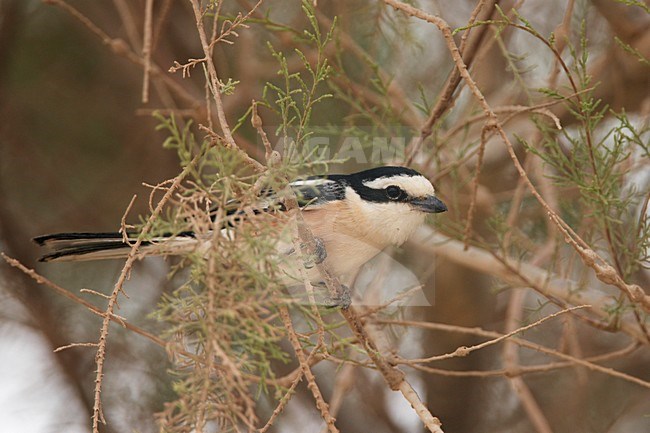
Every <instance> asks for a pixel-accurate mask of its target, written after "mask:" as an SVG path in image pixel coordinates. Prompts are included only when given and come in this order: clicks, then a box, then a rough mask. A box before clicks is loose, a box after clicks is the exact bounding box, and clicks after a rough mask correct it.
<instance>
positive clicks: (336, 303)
mask: <svg viewBox="0 0 650 433" xmlns="http://www.w3.org/2000/svg"><path fill="white" fill-rule="evenodd" d="M341 289H342V290H341V292H340V293H337V294H336V295H333V296H327V297H326V298H325V301H324V302H323V305H325V307H327V308H336V307H340V308H341V309H342V310H347V309H348V308H350V305H352V295H351V294H350V288H349V287H348V286H344V285H343V284H341Z"/></svg>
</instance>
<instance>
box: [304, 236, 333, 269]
mask: <svg viewBox="0 0 650 433" xmlns="http://www.w3.org/2000/svg"><path fill="white" fill-rule="evenodd" d="M301 247H304V245H301ZM313 249H314V251H313V254H311V255H310V256H309V257H307V259H306V260H305V261H304V265H305V268H306V269H311V268H313V267H314V266H316V265H320V264H321V263H323V262H324V261H325V259H326V258H327V250H326V249H325V243H324V242H323V240H322V239H321V238H316V237H315V238H314V247H313Z"/></svg>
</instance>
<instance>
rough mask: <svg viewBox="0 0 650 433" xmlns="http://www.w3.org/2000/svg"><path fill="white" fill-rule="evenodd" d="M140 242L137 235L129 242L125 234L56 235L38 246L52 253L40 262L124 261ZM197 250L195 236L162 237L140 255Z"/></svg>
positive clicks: (39, 240)
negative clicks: (133, 247)
mask: <svg viewBox="0 0 650 433" xmlns="http://www.w3.org/2000/svg"><path fill="white" fill-rule="evenodd" d="M136 239H137V234H136V233H129V234H128V236H127V240H126V241H125V239H124V237H123V235H122V233H117V232H109V233H55V234H51V235H44V236H38V237H36V238H34V242H36V243H37V244H39V245H40V246H43V247H47V248H49V249H50V250H51V252H50V253H47V254H45V255H43V256H42V257H41V258H40V259H39V261H41V262H51V261H81V260H106V259H121V258H124V257H126V256H127V255H128V254H129V251H130V250H131V245H132V244H133V243H135V241H136ZM195 246H196V239H195V238H194V235H193V234H192V233H191V232H186V233H181V234H179V235H176V236H162V237H157V238H154V239H152V240H147V241H143V242H142V244H141V245H140V252H141V253H143V254H146V255H165V254H174V253H176V254H179V253H181V252H185V251H189V250H191V249H192V248H194V247H195Z"/></svg>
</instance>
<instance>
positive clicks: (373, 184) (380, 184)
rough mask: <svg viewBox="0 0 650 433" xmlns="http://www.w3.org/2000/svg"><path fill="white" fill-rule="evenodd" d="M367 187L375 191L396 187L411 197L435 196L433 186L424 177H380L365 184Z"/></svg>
mask: <svg viewBox="0 0 650 433" xmlns="http://www.w3.org/2000/svg"><path fill="white" fill-rule="evenodd" d="M363 184H364V185H365V186H367V187H368V188H373V189H384V188H386V187H388V186H391V185H395V186H399V187H400V188H402V189H403V190H404V191H406V193H407V194H408V195H410V196H411V197H424V196H427V195H433V193H434V190H433V185H431V182H429V180H428V179H427V178H426V177H424V176H408V175H401V176H388V177H380V178H379V179H374V180H370V181H366V182H363Z"/></svg>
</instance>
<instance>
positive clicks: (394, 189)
mask: <svg viewBox="0 0 650 433" xmlns="http://www.w3.org/2000/svg"><path fill="white" fill-rule="evenodd" d="M403 195H404V191H402V189H401V188H400V187H398V186H395V185H391V186H389V187H387V188H386V197H388V198H389V199H391V200H399V199H400V198H402V196H403Z"/></svg>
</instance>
